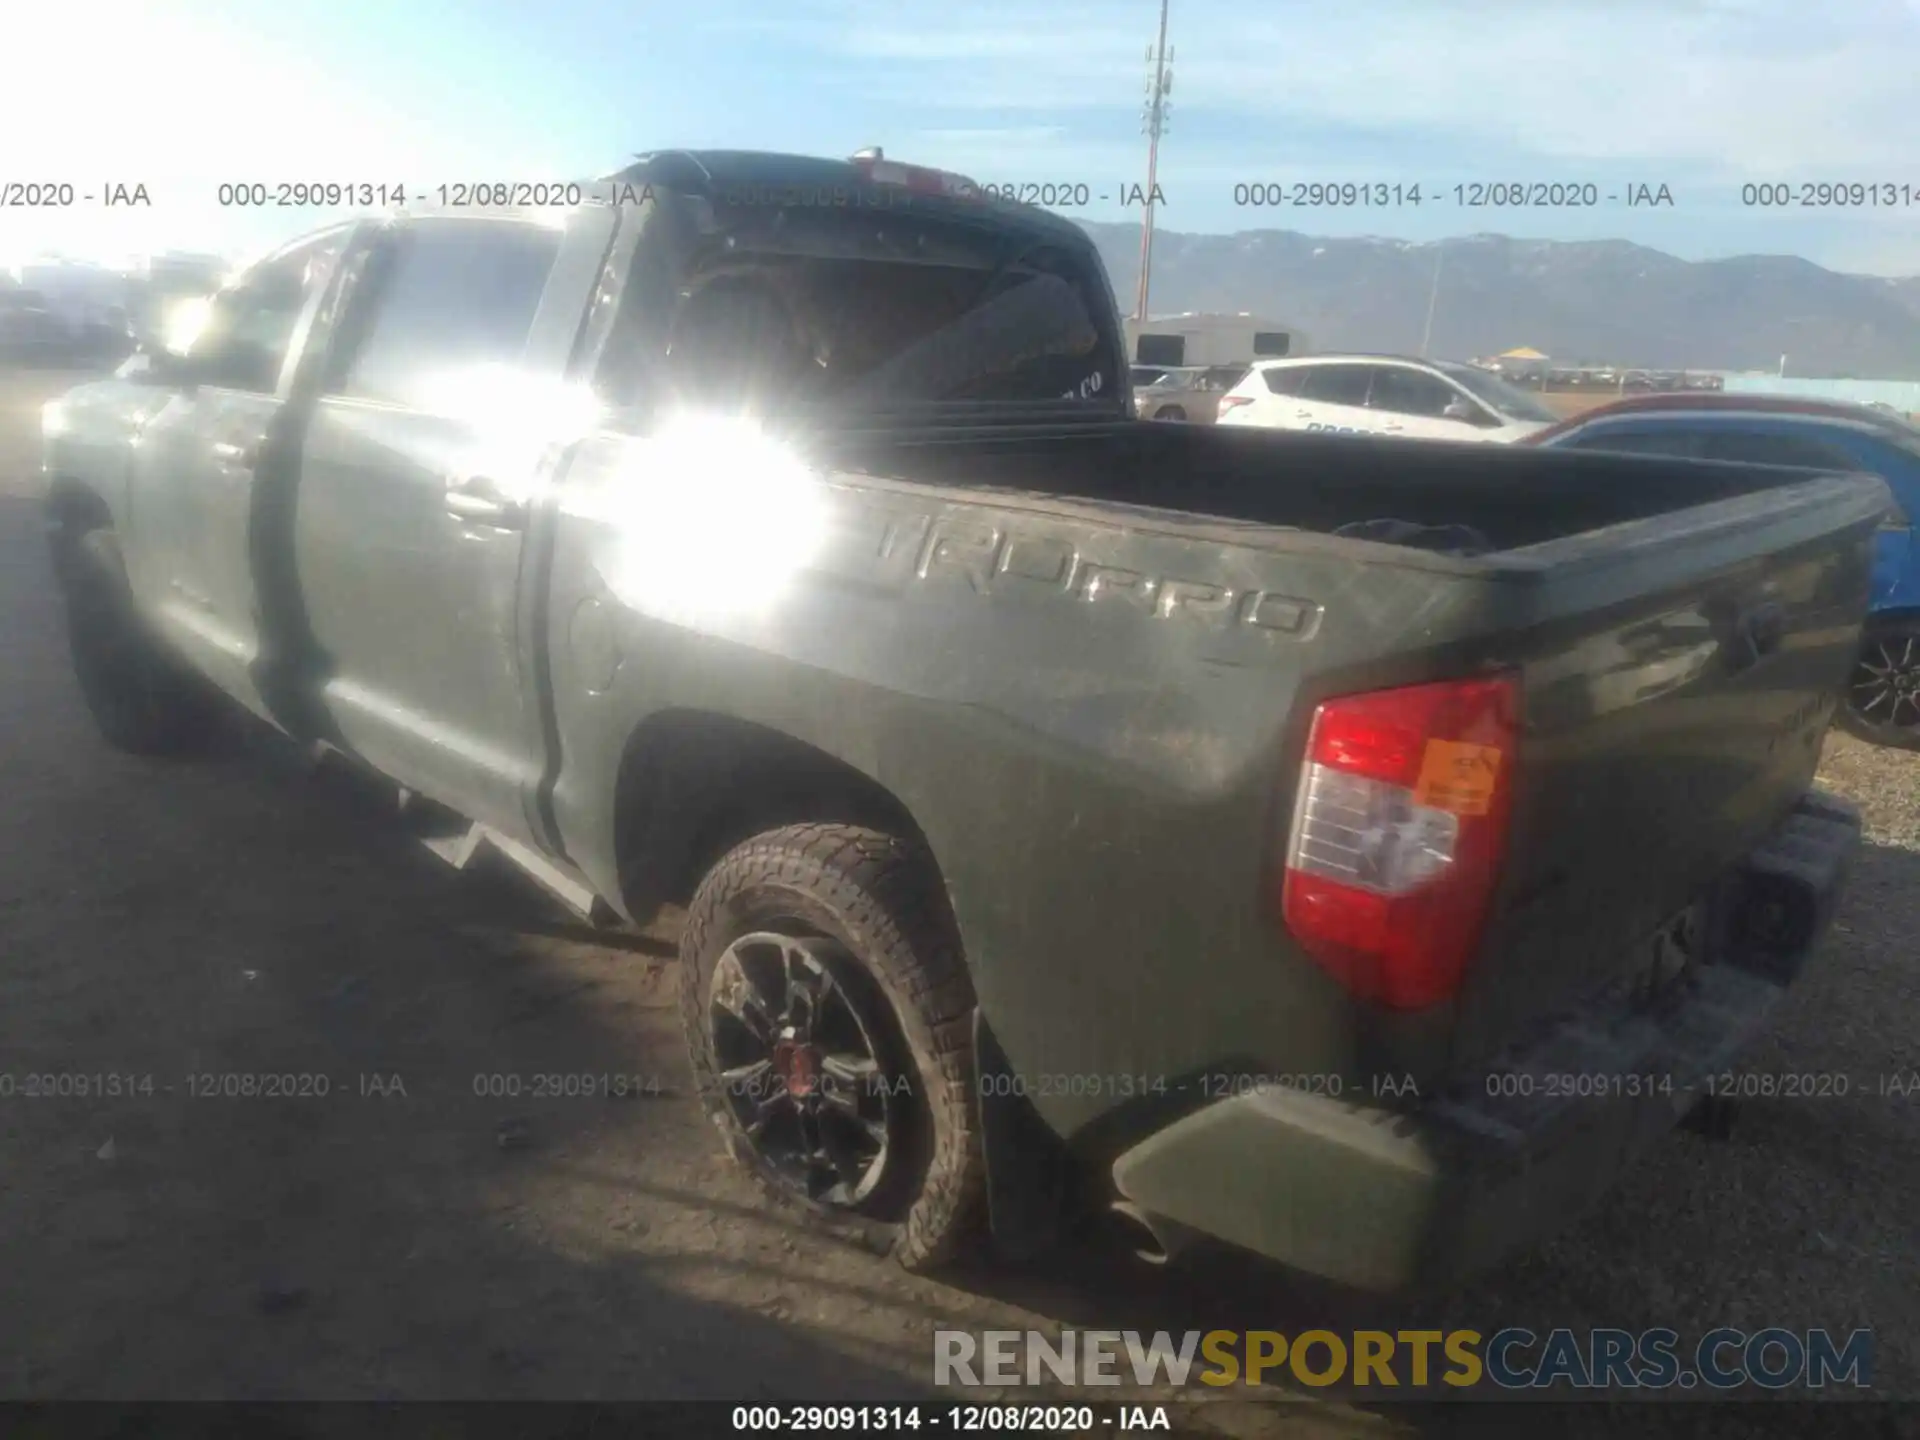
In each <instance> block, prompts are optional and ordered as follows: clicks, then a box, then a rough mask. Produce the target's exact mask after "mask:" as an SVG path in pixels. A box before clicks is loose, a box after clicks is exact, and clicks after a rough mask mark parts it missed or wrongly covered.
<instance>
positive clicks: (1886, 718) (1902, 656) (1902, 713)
mask: <svg viewBox="0 0 1920 1440" xmlns="http://www.w3.org/2000/svg"><path fill="white" fill-rule="evenodd" d="M1840 718H1841V724H1842V726H1843V727H1844V728H1845V729H1846V730H1847V731H1848V732H1849V733H1851V734H1853V735H1857V736H1859V737H1860V738H1861V739H1862V740H1866V741H1870V742H1871V743H1873V744H1875V745H1890V746H1896V747H1898V748H1900V749H1905V750H1920V619H1914V618H1906V619H1902V620H1899V621H1894V622H1890V623H1888V624H1884V625H1872V624H1869V625H1868V627H1867V633H1866V638H1865V640H1864V641H1863V642H1862V644H1861V646H1860V658H1859V660H1858V662H1857V663H1856V664H1855V665H1854V669H1853V675H1852V678H1851V679H1850V680H1849V682H1848V686H1847V699H1846V704H1845V706H1844V707H1843V709H1842V711H1841V717H1840Z"/></svg>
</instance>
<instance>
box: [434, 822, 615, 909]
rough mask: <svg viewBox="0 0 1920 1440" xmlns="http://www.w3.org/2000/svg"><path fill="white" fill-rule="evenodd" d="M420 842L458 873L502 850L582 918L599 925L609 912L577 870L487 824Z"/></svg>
mask: <svg viewBox="0 0 1920 1440" xmlns="http://www.w3.org/2000/svg"><path fill="white" fill-rule="evenodd" d="M420 843H421V844H422V845H424V846H426V847H427V849H429V850H431V851H432V852H433V853H434V854H435V855H438V856H439V857H440V858H441V859H442V860H444V861H446V862H447V864H449V865H451V866H452V867H453V868H454V869H456V870H465V869H467V868H468V867H469V866H471V865H472V864H473V862H474V860H475V859H476V858H477V857H478V856H479V854H480V852H481V851H483V850H487V849H492V850H495V851H498V852H499V853H500V854H502V855H504V856H505V857H506V858H507V859H509V860H511V861H512V862H513V863H514V864H515V865H518V866H519V867H520V868H521V869H522V870H524V871H525V872H526V873H527V874H528V875H531V876H532V877H533V878H534V879H535V880H537V881H538V882H539V883H540V886H541V888H542V889H544V890H546V891H547V892H548V893H550V894H551V895H553V896H554V898H556V899H557V900H559V901H560V903H561V904H563V905H565V906H566V907H567V908H568V909H569V910H571V911H573V912H574V914H576V915H578V916H579V917H580V918H581V919H583V920H586V921H589V922H591V923H594V924H598V923H600V921H601V919H602V917H603V916H604V915H605V913H606V907H605V905H604V904H603V903H602V902H601V900H600V897H599V896H598V895H596V894H594V892H593V887H592V886H590V885H588V884H587V883H586V881H584V880H582V879H581V878H580V877H579V876H578V875H576V874H574V873H573V871H571V870H570V869H568V868H567V867H565V866H563V865H561V864H559V863H557V862H555V861H553V860H551V859H549V858H548V857H547V856H545V855H542V854H541V853H540V852H539V851H538V850H535V849H534V848H533V847H532V846H531V845H524V844H522V843H521V842H520V841H518V840H515V839H513V838H511V837H510V836H506V835H502V834H501V833H500V832H499V831H498V830H492V829H489V828H488V827H487V826H485V825H481V824H479V823H477V822H476V823H475V824H474V825H472V826H471V827H469V828H468V830H467V832H466V833H465V834H464V835H428V836H423V837H422V838H421V841H420Z"/></svg>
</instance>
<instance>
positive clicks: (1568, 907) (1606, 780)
mask: <svg viewBox="0 0 1920 1440" xmlns="http://www.w3.org/2000/svg"><path fill="white" fill-rule="evenodd" d="M1715 468H1720V467H1715ZM1675 483H1676V484H1677V485H1678V484H1684V483H1685V480H1684V477H1681V476H1676V481H1675ZM1885 505H1886V492H1885V488H1884V486H1882V485H1881V484H1880V483H1879V482H1878V481H1877V480H1875V479H1873V478H1872V477H1827V476H1821V477H1817V478H1810V479H1809V480H1807V481H1806V482H1805V483H1802V484H1797V485H1790V486H1784V487H1780V488H1775V489H1769V490H1766V491H1763V492H1761V493H1758V494H1750V495H1747V496H1743V497H1740V498H1737V499H1732V500H1726V501H1721V502H1717V503H1714V504H1710V505H1704V506H1699V507H1696V508H1693V509H1689V510H1684V511H1680V512H1677V513H1674V514H1671V515H1668V516H1664V517H1659V518H1657V519H1653V520H1647V521H1639V522H1635V523H1632V524H1628V525H1621V526H1614V527H1610V528H1609V529H1607V530H1601V531H1594V532H1589V533H1587V534H1584V535H1580V536H1575V537H1572V538H1570V539H1567V540H1563V541H1556V542H1553V543H1551V544H1548V545H1542V546H1536V547H1532V548H1530V549H1528V550H1520V551H1511V552H1508V556H1509V558H1511V559H1515V560H1522V561H1524V562H1527V563H1532V564H1535V565H1537V566H1538V567H1539V568H1538V569H1537V571H1536V572H1535V580H1534V584H1535V586H1536V598H1537V602H1538V607H1539V609H1538V616H1537V618H1538V622H1539V623H1538V624H1537V625H1536V626H1535V628H1534V630H1533V633H1532V640H1531V641H1530V643H1529V645H1528V647H1527V649H1526V651H1525V652H1524V655H1523V657H1522V659H1521V664H1520V670H1521V676H1522V683H1523V687H1524V715H1525V728H1524V732H1523V738H1522V741H1521V749H1520V758H1519V765H1518V767H1517V772H1516V781H1517V783H1516V789H1515V799H1514V806H1515V808H1514V816H1513V829H1512V832H1511V842H1510V843H1511V848H1510V850H1509V852H1508V860H1507V864H1506V869H1505V875H1504V878H1503V881H1502V891H1501V894H1500V896H1499V898H1498V899H1497V900H1496V902H1495V911H1494V915H1493V917H1492V918H1491V920H1490V923H1489V926H1488V930H1487V933H1486V937H1485V941H1484V944H1483V947H1482V949H1481V952H1480V955H1479V957H1478V960H1477V962H1476V964H1475V965H1474V967H1473V969H1472V972H1471V975H1470V978H1469V980H1468V984H1467V990H1466V993H1465V994H1464V995H1463V997H1462V1010H1461V1013H1460V1017H1459V1018H1460V1026H1459V1029H1458V1031H1457V1037H1458V1048H1457V1049H1456V1053H1455V1059H1456V1062H1459V1063H1464V1062H1467V1061H1470V1060H1473V1059H1477V1058H1480V1057H1483V1056H1484V1055H1486V1054H1487V1053H1489V1052H1490V1051H1491V1050H1492V1049H1494V1048H1497V1047H1498V1046H1499V1045H1501V1044H1504V1043H1505V1042H1507V1041H1508V1040H1510V1039H1512V1038H1514V1036H1515V1035H1516V1034H1518V1033H1520V1032H1522V1031H1524V1030H1525V1029H1527V1028H1529V1027H1530V1026H1531V1024H1533V1023H1535V1022H1537V1021H1538V1020H1539V1019H1541V1018H1542V1017H1543V1016H1545V1015H1547V1014H1548V1013H1550V1012H1551V1011H1553V1010H1554V1009H1555V1008H1556V1007H1559V1006H1561V1005H1563V1004H1564V1003H1565V1002H1567V1001H1569V1000H1572V999H1574V998H1577V997H1578V996H1579V995H1581V994H1582V993H1583V992H1586V991H1590V990H1592V989H1595V988H1598V987H1600V986H1602V985H1604V984H1605V983H1607V982H1608V981H1610V980H1613V979H1616V978H1618V977H1620V976H1621V975H1622V973H1623V972H1624V970H1626V969H1627V968H1628V967H1629V966H1631V965H1633V964H1635V963H1637V962H1638V963H1643V962H1644V957H1645V955H1646V953H1647V947H1646V946H1645V945H1644V944H1642V943H1641V942H1644V941H1646V940H1647V939H1648V938H1649V937H1650V936H1651V935H1652V934H1653V933H1654V932H1655V931H1657V930H1658V929H1660V927H1661V926H1662V925H1663V924H1665V923H1666V922H1667V921H1669V920H1671V919H1673V918H1675V917H1676V916H1677V915H1678V914H1679V913H1680V912H1682V911H1684V910H1685V909H1686V908H1687V906H1688V905H1689V904H1690V903H1691V902H1692V901H1693V900H1694V899H1695V898H1697V897H1698V896H1699V895H1700V894H1701V893H1702V891H1703V890H1704V889H1705V888H1706V887H1707V886H1708V885H1709V884H1710V882H1712V881H1713V880H1714V879H1715V878H1716V877H1717V876H1719V875H1720V874H1722V873H1723V872H1724V871H1725V870H1726V869H1727V867H1729V866H1730V865H1731V864H1732V863H1734V862H1735V861H1736V860H1738V859H1739V858H1740V857H1741V856H1742V855H1744V854H1745V853H1746V852H1747V851H1749V850H1750V849H1752V848H1753V847H1754V846H1755V845H1757V844H1758V843H1760V842H1761V841H1762V840H1763V839H1764V838H1765V836H1766V835H1767V834H1768V832H1769V831H1771V830H1772V829H1773V828H1774V827H1775V826H1776V825H1778V824H1779V823H1780V821H1781V820H1782V818H1783V817H1784V816H1785V815H1786V814H1787V812H1788V811H1789V810H1791V809H1792V807H1793V805H1794V804H1795V802H1796V801H1797V800H1798V799H1799V797H1800V796H1801V794H1802V793H1803V792H1804V791H1805V790H1806V789H1807V787H1808V786H1809V784H1810V783H1811V781H1812V778H1813V774H1814V770H1815V767H1816V766H1817V764H1818V762H1819V756H1820V747H1821V742H1822V740H1823V738H1824V736H1825V733H1826V729H1827V723H1828V720H1829V718H1830V716H1831V715H1832V712H1833V709H1834V706H1835V704H1836V702H1837V701H1838V699H1839V697H1840V694H1841V692H1842V690H1843V688H1844V686H1845V684H1846V681H1847V678H1848V675H1849V672H1850V671H1851V669H1852V666H1853V663H1854V659H1855V654H1856V651H1857V648H1858V644H1859V631H1860V624H1861V620H1862V618H1863V616H1864V614H1865V611H1866V606H1867V598H1868V588H1869V576H1870V572H1871V565H1872V540H1873V534H1874V530H1875V528H1876V526H1877V524H1878V519H1879V515H1880V513H1881V512H1882V511H1883V510H1884V508H1885Z"/></svg>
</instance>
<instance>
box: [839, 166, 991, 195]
mask: <svg viewBox="0 0 1920 1440" xmlns="http://www.w3.org/2000/svg"><path fill="white" fill-rule="evenodd" d="M853 163H854V164H855V165H857V166H858V167H859V168H860V169H862V170H864V171H865V172H866V175H867V179H869V180H870V181H872V182H873V183H874V184H876V185H898V186H901V187H902V188H903V189H906V190H910V191H912V192H913V193H914V194H915V195H947V196H957V197H960V198H962V199H973V198H976V197H977V196H978V195H979V193H980V186H979V185H978V184H977V183H976V182H975V181H973V180H970V179H968V178H967V177H966V176H965V175H959V174H955V173H954V172H953V171H951V170H935V169H933V168H932V167H930V166H926V165H902V164H900V163H899V162H898V161H894V160H867V159H862V160H855V161H854V162H853Z"/></svg>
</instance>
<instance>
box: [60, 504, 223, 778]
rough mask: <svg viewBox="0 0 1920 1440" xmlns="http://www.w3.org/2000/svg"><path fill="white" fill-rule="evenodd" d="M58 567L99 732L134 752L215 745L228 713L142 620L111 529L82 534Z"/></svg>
mask: <svg viewBox="0 0 1920 1440" xmlns="http://www.w3.org/2000/svg"><path fill="white" fill-rule="evenodd" d="M59 568H60V580H61V588H62V590H63V591H64V592H65V598H66V611H67V648H68V653H69V654H70V655H71V657H72V661H73V674H74V679H75V680H76V681H78V682H79V686H80V695H81V698H82V699H83V700H84V701H85V702H86V706H87V712H88V713H89V714H90V715H91V716H92V717H93V723H94V725H95V727H96V728H97V729H98V730H99V732H100V735H101V737H102V738H103V739H104V740H105V741H106V742H107V743H108V744H109V745H111V746H113V747H114V748H115V749H116V750H123V751H125V752H127V753H128V754H130V755H145V756H184V755H200V754H205V753H206V752H207V751H208V750H210V749H212V748H213V747H214V745H215V743H216V741H217V738H218V736H219V735H220V733H221V721H222V718H223V717H222V715H221V712H220V708H219V703H218V700H217V699H216V697H215V696H214V694H213V692H212V690H211V689H210V688H209V687H207V686H206V685H205V684H204V683H203V682H201V681H200V680H199V678H198V677H197V676H194V675H193V674H191V673H190V672H189V671H188V670H187V669H186V668H185V667H184V666H183V665H182V664H180V662H179V661H177V660H175V659H174V657H173V656H172V655H171V654H169V653H168V652H167V650H166V648H165V646H164V645H163V644H162V643H161V642H160V641H159V639H158V638H157V637H155V636H154V635H153V633H152V632H151V631H150V630H149V629H148V627H147V626H146V624H145V623H144V622H143V621H142V620H141V618H140V614H139V611H138V609H137V608H136V607H135V605H134V600H133V590H132V588H131V587H130V586H129V585H128V583H127V570H126V565H125V562H124V561H123V560H122V559H121V555H120V546H119V543H118V542H117V541H116V540H115V539H114V536H113V532H112V531H111V530H106V529H97V530H89V531H87V532H86V533H84V534H82V535H80V536H78V537H76V538H75V539H74V540H73V541H72V542H71V545H70V546H69V548H68V549H67V550H66V551H65V553H64V554H63V555H62V556H61V563H60V567H59Z"/></svg>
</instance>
